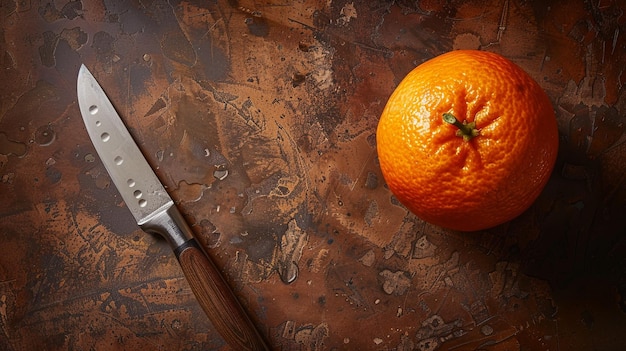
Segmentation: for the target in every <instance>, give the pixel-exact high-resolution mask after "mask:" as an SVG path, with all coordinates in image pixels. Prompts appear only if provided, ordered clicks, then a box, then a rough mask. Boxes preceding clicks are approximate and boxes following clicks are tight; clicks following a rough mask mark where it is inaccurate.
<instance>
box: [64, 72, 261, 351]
mask: <svg viewBox="0 0 626 351" xmlns="http://www.w3.org/2000/svg"><path fill="white" fill-rule="evenodd" d="M76 89H77V96H78V105H79V108H80V113H81V115H82V117H83V121H84V122H85V127H86V129H87V132H88V134H89V137H90V139H91V141H92V143H93V145H94V147H95V149H96V151H97V153H98V156H99V157H100V159H101V160H102V163H103V164H104V166H105V168H106V170H107V171H108V173H109V175H110V176H111V179H112V180H113V183H114V184H115V186H116V188H117V189H118V191H119V193H120V195H121V196H122V199H123V200H124V202H125V203H126V206H127V207H128V209H129V210H130V212H131V213H132V215H133V217H134V218H135V221H136V222H137V225H139V227H140V228H141V229H142V230H144V231H145V232H150V233H156V234H159V235H162V236H163V237H165V239H166V240H167V241H168V243H169V244H170V246H171V247H172V249H173V251H174V254H175V255H176V258H177V259H178V262H179V263H180V266H181V268H182V271H183V273H184V275H185V277H186V279H187V281H188V283H189V286H190V287H191V290H192V291H193V293H194V295H195V297H196V299H197V301H198V303H199V304H200V306H201V307H202V309H203V310H204V312H205V313H206V314H207V316H208V317H209V320H210V321H211V323H212V324H213V326H214V327H215V329H216V330H217V331H218V332H219V333H220V335H221V336H222V337H223V338H224V340H225V341H226V342H227V343H228V344H229V345H230V346H231V347H233V348H235V349H236V350H269V348H268V346H267V344H266V342H265V341H264V340H263V338H262V337H261V334H260V333H259V331H258V330H257V329H256V328H255V326H254V324H253V323H252V321H251V319H250V318H249V316H248V315H247V314H246V312H245V311H244V309H243V307H242V306H241V304H240V303H239V301H238V300H237V298H236V296H235V295H234V293H233V291H232V290H231V289H230V287H229V285H228V283H227V282H226V280H225V279H224V277H223V276H222V275H221V274H220V272H219V270H218V268H217V266H216V265H215V263H214V262H213V261H212V260H211V259H210V257H209V256H208V255H207V254H206V253H205V252H204V251H203V250H202V248H201V247H200V245H199V244H198V243H197V241H196V240H195V238H194V237H193V234H192V231H191V229H190V228H189V226H188V224H187V223H186V222H185V220H184V218H183V216H182V215H181V213H180V212H179V210H178V209H177V207H176V206H175V204H174V201H173V200H172V198H171V197H170V196H169V194H168V193H167V191H166V190H165V187H164V186H163V185H162V184H161V181H160V180H159V178H158V177H157V176H156V174H155V173H154V171H153V169H152V167H150V165H149V164H148V161H147V160H146V158H145V157H144V156H143V154H142V153H141V151H140V150H139V147H138V146H137V144H136V143H135V141H134V140H133V138H132V136H131V135H130V132H129V131H128V129H127V128H126V126H125V125H124V122H123V121H122V119H121V118H120V116H119V115H118V113H117V112H116V110H115V108H114V107H113V104H112V103H111V101H109V98H108V97H107V96H106V94H105V92H104V90H103V89H102V87H101V86H100V84H98V82H97V81H96V79H95V78H94V76H93V75H92V74H91V72H89V70H88V69H87V67H86V66H85V65H81V67H80V70H79V72H78V80H77V83H76Z"/></svg>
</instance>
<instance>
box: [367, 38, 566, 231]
mask: <svg viewBox="0 0 626 351" xmlns="http://www.w3.org/2000/svg"><path fill="white" fill-rule="evenodd" d="M376 142H377V151H378V157H379V161H380V167H381V170H382V173H383V176H384V178H385V181H386V182H387V184H388V186H389V188H390V189H391V191H392V193H393V194H394V195H395V196H396V197H397V198H398V200H399V201H400V202H401V203H402V204H404V205H405V206H406V207H407V208H408V209H409V210H410V211H412V212H413V213H415V214H416V215H417V216H418V217H420V218H421V219H423V220H425V221H427V222H429V223H432V224H435V225H438V226H441V227H446V228H450V229H454V230H460V231H475V230H481V229H486V228H490V227H493V226H496V225H498V224H501V223H504V222H507V221H509V220H511V219H513V218H515V217H517V216H518V215H520V214H521V213H522V212H524V211H525V210H526V209H528V207H530V205H531V204H532V203H533V202H534V201H535V200H536V198H537V197H538V196H539V194H540V192H541V191H542V189H543V188H544V186H545V185H546V183H547V181H548V178H549V177H550V174H551V172H552V168H553V167H554V163H555V160H556V155H557V150H558V131H557V124H556V118H555V115H554V110H553V108H552V105H551V102H550V100H549V98H548V96H547V95H546V93H545V92H544V91H543V89H542V88H541V87H540V86H539V85H538V84H537V82H535V81H534V80H533V79H532V78H531V77H530V76H529V75H528V74H527V73H526V72H524V71H523V70H522V69H521V68H520V67H518V66H517V65H515V64H514V63H512V62H511V61H509V60H507V59H505V58H504V57H502V56H500V55H498V54H495V53H490V52H484V51H477V50H459V51H452V52H448V53H446V54H443V55H440V56H437V57H435V58H433V59H431V60H429V61H426V62H424V63H423V64H421V65H419V66H418V67H416V68H415V69H413V71H411V72H409V74H408V75H407V76H406V77H405V78H404V79H403V80H402V82H400V84H399V85H398V86H397V87H396V89H395V91H394V92H393V94H392V95H391V97H390V98H389V101H388V102H387V105H386V106H385V108H384V110H383V112H382V115H381V117H380V120H379V123H378V128H377V131H376Z"/></svg>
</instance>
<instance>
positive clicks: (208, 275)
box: [174, 239, 269, 350]
mask: <svg viewBox="0 0 626 351" xmlns="http://www.w3.org/2000/svg"><path fill="white" fill-rule="evenodd" d="M174 253H175V254H176V257H177V258H178V261H179V262H180V266H181V267H182V269H183V273H184V274H185V277H186V278H187V281H188V282H189V286H190V287H191V290H192V291H193V293H194V295H195V296H196V299H197V300H198V303H200V306H202V308H203V309H204V312H206V314H207V316H209V319H210V320H211V322H212V323H213V326H214V327H215V329H217V331H218V332H219V333H220V334H221V335H222V337H223V338H224V340H226V342H227V343H228V344H229V345H230V346H231V347H233V348H234V349H235V350H269V348H268V347H267V345H266V344H265V341H263V339H262V338H261V335H260V334H259V332H258V331H257V329H256V328H255V326H254V325H253V324H252V321H251V320H250V318H249V317H248V315H247V314H246V313H245V312H244V310H243V308H242V307H241V305H240V304H239V301H238V300H237V298H236V297H235V295H234V294H233V292H232V291H231V290H230V288H229V286H228V284H227V283H226V281H225V280H224V278H223V277H222V275H221V274H220V272H219V270H218V269H217V267H216V266H215V264H214V263H213V262H212V261H211V260H210V259H209V258H208V257H207V256H206V255H205V254H204V252H203V251H202V249H200V247H199V246H198V243H197V242H196V239H190V240H188V241H187V242H185V243H184V244H182V245H181V246H179V247H177V248H176V249H175V250H174Z"/></svg>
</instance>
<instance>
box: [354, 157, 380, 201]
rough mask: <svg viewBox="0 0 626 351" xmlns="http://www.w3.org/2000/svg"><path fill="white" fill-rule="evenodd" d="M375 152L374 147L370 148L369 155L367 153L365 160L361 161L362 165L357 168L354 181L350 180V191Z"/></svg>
mask: <svg viewBox="0 0 626 351" xmlns="http://www.w3.org/2000/svg"><path fill="white" fill-rule="evenodd" d="M375 152H376V149H372V150H371V151H370V153H369V155H367V158H366V159H365V161H364V162H363V165H362V166H361V169H360V170H359V174H357V176H356V179H355V180H354V182H352V185H350V191H353V190H354V187H355V186H356V183H357V182H358V181H359V179H360V178H361V176H363V173H364V172H365V168H367V164H368V163H369V162H370V160H371V159H372V157H373V155H374V153H375Z"/></svg>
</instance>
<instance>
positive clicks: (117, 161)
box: [77, 65, 173, 225]
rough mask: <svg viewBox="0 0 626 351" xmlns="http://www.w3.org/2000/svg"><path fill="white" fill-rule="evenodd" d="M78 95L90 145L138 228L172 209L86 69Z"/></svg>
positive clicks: (111, 107)
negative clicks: (94, 149) (166, 209)
mask: <svg viewBox="0 0 626 351" xmlns="http://www.w3.org/2000/svg"><path fill="white" fill-rule="evenodd" d="M77 93H78V105H79V106H80V112H81V115H82V116H83V120H84V122H85V126H86V128H87V132H88V133H89V136H90V138H91V141H92V142H93V144H94V146H95V148H96V151H97V152H98V155H99V156H100V159H101V160H102V163H103V164H104V166H105V167H106V169H107V171H108V172H109V175H110V176H111V179H112V180H113V183H114V184H115V186H116V187H117V189H118V190H119V192H120V194H121V195H122V199H124V202H125V203H126V206H128V209H129V210H130V212H131V213H132V214H133V216H134V217H135V220H136V221H137V224H139V225H142V224H144V223H145V222H147V221H148V220H150V218H151V217H153V216H154V215H155V214H157V213H160V212H162V211H163V210H164V209H165V208H168V207H171V206H173V201H172V198H171V197H170V196H169V195H168V193H167V192H166V191H165V188H164V187H163V185H162V184H161V182H160V181H159V179H158V178H157V176H156V174H154V171H153V170H152V168H151V167H150V165H149V164H148V162H147V161H146V159H145V157H144V156H143V154H142V153H141V151H140V150H139V147H137V144H135V141H134V140H133V138H132V136H131V135H130V133H129V132H128V129H127V128H126V126H125V125H124V123H123V122H122V120H121V118H120V117H119V115H118V114H117V112H116V111H115V108H114V107H113V104H111V102H110V101H109V99H108V98H107V96H106V94H105V93H104V90H102V87H100V84H98V82H97V81H96V79H95V78H94V76H93V75H92V74H91V72H89V70H88V69H87V67H85V66H84V65H82V66H81V68H80V71H79V73H78V82H77Z"/></svg>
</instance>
